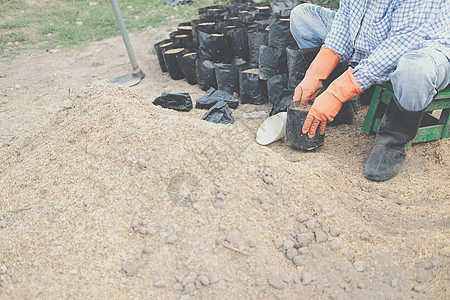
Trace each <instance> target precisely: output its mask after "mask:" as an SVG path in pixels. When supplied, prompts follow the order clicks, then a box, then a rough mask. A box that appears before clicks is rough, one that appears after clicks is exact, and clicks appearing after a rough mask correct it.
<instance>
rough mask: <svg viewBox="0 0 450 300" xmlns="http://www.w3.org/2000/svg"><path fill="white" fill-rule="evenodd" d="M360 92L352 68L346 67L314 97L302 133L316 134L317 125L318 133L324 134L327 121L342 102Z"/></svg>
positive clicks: (332, 117)
mask: <svg viewBox="0 0 450 300" xmlns="http://www.w3.org/2000/svg"><path fill="white" fill-rule="evenodd" d="M362 92H363V91H362V90H361V88H360V87H359V84H358V83H357V82H356V80H355V77H353V74H352V68H348V70H347V71H345V72H344V73H343V74H342V75H341V76H339V77H338V78H336V79H335V80H334V81H333V82H332V83H331V84H330V86H329V87H328V88H327V89H326V90H325V91H324V92H323V93H322V94H321V95H320V96H318V97H317V98H316V100H315V101H314V104H313V105H312V107H311V109H310V110H309V113H308V115H307V116H306V120H305V123H304V124H303V127H302V132H303V134H306V133H308V137H309V138H312V137H313V136H314V135H315V134H316V130H317V127H319V134H324V133H325V126H326V125H327V122H331V121H333V119H334V117H335V116H336V115H337V113H338V112H339V110H340V109H341V107H342V104H344V103H345V102H347V101H348V100H350V99H352V98H353V97H355V96H356V95H358V94H361V93H362Z"/></svg>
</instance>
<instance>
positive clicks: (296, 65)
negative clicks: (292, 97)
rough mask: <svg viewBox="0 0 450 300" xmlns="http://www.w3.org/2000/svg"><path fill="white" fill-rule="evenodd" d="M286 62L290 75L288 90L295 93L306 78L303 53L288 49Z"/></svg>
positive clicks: (291, 48)
mask: <svg viewBox="0 0 450 300" xmlns="http://www.w3.org/2000/svg"><path fill="white" fill-rule="evenodd" d="M286 60H287V68H288V75H289V80H288V85H287V88H288V89H290V90H292V91H293V90H294V89H295V88H296V87H297V85H298V84H299V83H300V82H301V81H302V80H303V78H304V77H305V73H306V69H307V67H306V62H305V60H304V58H303V55H302V52H301V51H300V50H298V49H295V48H293V47H287V48H286Z"/></svg>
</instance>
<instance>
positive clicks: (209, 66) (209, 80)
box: [195, 59, 217, 91]
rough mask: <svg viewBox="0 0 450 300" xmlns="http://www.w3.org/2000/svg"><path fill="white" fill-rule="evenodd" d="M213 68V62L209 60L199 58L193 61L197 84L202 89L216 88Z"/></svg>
mask: <svg viewBox="0 0 450 300" xmlns="http://www.w3.org/2000/svg"><path fill="white" fill-rule="evenodd" d="M214 68H215V63H213V62H212V61H210V60H205V61H202V60H201V59H197V60H196V61H195V73H196V74H197V82H198V86H199V87H200V88H201V89H202V90H204V91H207V90H208V89H209V88H211V87H213V88H215V89H217V81H216V72H215V70H214Z"/></svg>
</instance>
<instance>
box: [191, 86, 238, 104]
mask: <svg viewBox="0 0 450 300" xmlns="http://www.w3.org/2000/svg"><path fill="white" fill-rule="evenodd" d="M218 102H226V103H227V104H228V106H229V107H230V108H232V109H236V108H237V107H238V105H239V101H238V100H237V99H236V98H234V96H233V95H231V94H229V93H227V92H225V91H218V90H216V89H214V88H210V89H209V90H207V91H206V93H205V94H204V95H203V96H202V97H201V98H199V99H197V101H195V108H198V109H210V108H211V107H213V106H214V105H215V104H216V103H218Z"/></svg>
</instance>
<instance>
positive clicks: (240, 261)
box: [0, 83, 449, 299]
mask: <svg viewBox="0 0 450 300" xmlns="http://www.w3.org/2000/svg"><path fill="white" fill-rule="evenodd" d="M70 101H71V103H66V104H65V106H64V109H63V110H62V111H60V112H59V113H58V114H57V115H56V116H55V117H54V118H53V119H52V120H50V122H49V125H48V126H44V129H42V130H40V131H39V132H35V133H33V134H31V135H30V136H26V137H23V138H22V139H21V140H20V141H19V142H18V143H16V144H15V145H13V146H11V147H10V149H8V150H4V151H3V152H2V153H1V154H2V155H1V158H0V162H1V164H0V186H1V191H0V199H2V201H1V203H0V212H2V213H0V217H1V219H0V234H1V240H2V241H4V242H3V245H2V246H1V247H0V250H1V252H0V254H1V257H0V265H3V266H4V267H5V268H4V269H5V271H4V272H3V271H2V276H3V277H2V279H1V281H0V284H1V287H0V291H1V293H0V295H9V296H12V297H17V298H29V297H43V298H62V297H63V298H68V297H87V296H88V297H96V298H97V297H98V298H106V297H108V298H109V297H113V298H118V297H141V298H160V297H168V298H174V297H180V296H182V297H185V298H187V297H188V295H191V296H196V297H199V298H200V297H204V298H208V299H213V298H219V297H220V298H246V297H247V298H256V297H262V298H266V297H271V296H274V295H276V296H278V297H283V298H286V297H287V298H294V297H297V296H298V295H304V296H305V297H306V298H311V297H319V298H321V297H328V296H332V297H337V298H340V297H350V298H353V297H355V296H361V295H363V296H364V295H366V296H367V297H369V298H370V297H372V296H375V295H376V296H379V292H380V290H381V291H382V293H383V294H385V295H387V296H390V297H403V296H405V295H414V294H416V293H425V294H426V295H427V296H430V295H431V296H442V295H444V294H445V293H446V292H447V291H446V289H445V281H446V280H447V279H448V274H447V275H446V272H445V270H447V267H448V257H446V256H445V255H448V249H449V248H448V247H449V239H448V237H449V228H448V223H446V222H445V220H447V219H441V218H443V217H444V218H445V217H446V216H447V218H448V215H446V214H448V206H447V208H445V205H444V204H443V203H442V204H441V203H440V202H439V201H441V200H440V199H439V198H437V199H433V200H430V201H433V203H435V204H436V205H439V206H441V207H442V208H443V209H442V210H435V211H433V212H430V213H429V217H431V218H432V219H433V220H434V221H433V224H432V225H430V226H429V227H427V226H423V227H422V228H416V227H414V226H413V227H408V226H409V225H410V224H406V225H408V226H404V227H395V226H394V228H389V229H386V227H388V225H389V224H385V223H384V221H385V220H386V219H387V217H390V214H395V215H398V218H399V220H401V222H406V221H405V220H408V218H410V217H412V218H411V219H412V220H414V219H420V217H419V216H420V215H421V214H423V212H424V211H427V210H428V209H429V208H428V207H427V203H424V202H421V201H419V200H416V201H417V203H416V204H413V205H416V207H415V208H414V211H413V212H411V211H410V210H409V209H410V206H409V205H404V203H405V201H407V200H405V199H408V195H409V194H408V193H412V194H414V193H416V192H417V191H423V190H424V186H426V185H429V184H430V183H429V182H426V177H424V178H422V177H421V180H422V181H420V182H418V184H417V185H416V186H412V187H405V186H404V185H402V184H400V187H399V189H397V188H396V187H395V186H394V185H395V182H394V184H384V185H377V184H375V183H368V182H366V181H365V180H364V179H363V178H361V177H362V176H361V175H360V174H359V173H358V172H356V171H353V172H350V173H346V174H345V173H343V172H342V171H341V169H340V168H341V167H342V166H344V165H346V164H348V161H342V156H341V157H339V152H333V151H328V152H327V148H326V147H324V149H325V150H324V151H322V152H320V151H319V152H317V153H314V154H307V153H301V152H294V154H293V156H294V159H293V161H297V162H290V161H288V160H286V159H284V158H283V155H280V152H283V151H289V150H287V149H286V148H283V149H282V150H277V148H276V147H282V146H281V144H276V145H274V146H272V147H268V148H267V147H261V146H259V145H257V144H256V143H255V141H254V130H253V129H252V126H253V125H252V124H246V123H245V122H237V124H235V125H216V124H212V123H208V122H205V121H200V120H196V119H193V118H190V117H188V116H184V115H183V114H182V113H178V112H173V111H168V110H165V109H162V108H159V107H156V106H154V105H152V104H151V99H146V98H144V97H141V96H139V95H137V94H135V93H134V92H132V91H131V90H130V89H128V88H124V87H119V86H116V85H109V84H106V83H99V84H97V85H94V86H92V87H88V88H85V89H83V90H81V91H80V92H78V93H77V94H76V95H75V96H73V97H72V99H71V100H70ZM237 115H238V118H237V119H238V120H239V113H238V114H237ZM249 128H250V129H249ZM330 136H333V130H332V129H331V130H330ZM444 143H445V142H444ZM331 145H332V144H331ZM447 145H448V143H447ZM334 146H336V145H334ZM337 149H339V147H337ZM290 151H292V150H290ZM357 163H358V164H361V162H359V161H358V162H357ZM427 166H428V165H427ZM439 170H440V169H439ZM406 181H407V179H406V180H405V179H403V178H399V179H397V184H398V182H400V183H404V182H406ZM442 183H445V180H443V181H442V182H441V183H435V186H433V187H430V189H431V188H436V189H439V186H440V184H442ZM380 186H381V187H383V190H381V191H380V188H379V187H380ZM399 190H400V192H401V193H400V192H398V191H399ZM440 191H444V194H442V193H440V195H441V196H443V197H444V196H445V190H440ZM447 192H448V190H447ZM429 194H432V192H431V191H429ZM436 194H439V193H436ZM447 195H448V194H447ZM414 199H415V198H414ZM444 199H445V198H444ZM446 201H448V198H447V200H446ZM425 202H426V201H425ZM385 210H386V211H388V213H387V215H388V216H386V212H385ZM299 213H303V214H305V215H307V216H308V217H309V218H310V219H313V220H314V222H313V223H314V226H312V225H306V222H299V221H298V219H296V216H297V215H298V214H299ZM310 224H311V223H310ZM422 224H424V223H422ZM402 225H403V224H402ZM332 228H339V231H341V232H342V233H340V234H339V235H334V234H333V235H332V234H331V232H330V230H331V229H332ZM404 228H407V229H404ZM319 229H320V231H321V232H322V233H325V237H326V238H325V239H321V241H319V240H317V237H316V238H315V236H316V233H317V231H318V230H319ZM380 229H385V230H380ZM301 233H307V234H309V235H310V236H311V238H312V240H313V242H312V244H311V245H310V246H309V248H308V249H307V251H306V252H305V253H303V254H302V255H303V257H304V261H305V263H304V265H299V266H296V265H295V264H294V263H293V262H292V261H291V260H290V259H288V258H286V255H285V254H286V250H287V249H285V248H283V247H281V248H279V249H277V247H276V244H275V243H274V241H275V240H277V241H278V242H280V241H286V240H290V239H291V238H292V236H294V235H295V234H301ZM411 233H414V234H415V235H411ZM230 236H231V237H230ZM411 236H413V238H411ZM315 239H316V240H317V241H315ZM336 241H338V245H339V247H336V243H337V242H336ZM419 241H420V242H421V244H417V243H418V242H419ZM330 247H331V248H332V249H331V248H330ZM304 250H305V249H303V250H302V251H304ZM446 251H447V252H446ZM442 253H443V254H442ZM415 260H417V261H419V263H417V262H416V264H415V265H414V264H413V263H414V261H415ZM125 262H127V263H126V264H125V266H126V268H125V267H124V269H122V267H123V266H124V263H125ZM426 263H428V265H425V264H426ZM355 264H356V265H355ZM430 264H431V267H429V265H430ZM361 265H363V266H364V268H362V267H361ZM423 265H425V266H424V267H423ZM130 266H131V268H130ZM136 267H137V269H136ZM424 272H425V273H424ZM305 274H307V275H305ZM418 274H419V275H420V276H421V277H420V278H419V279H417V278H416V277H417V276H419V275H418ZM305 278H306V279H305ZM280 280H281V281H282V282H281V283H280V282H278V281H280Z"/></svg>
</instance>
